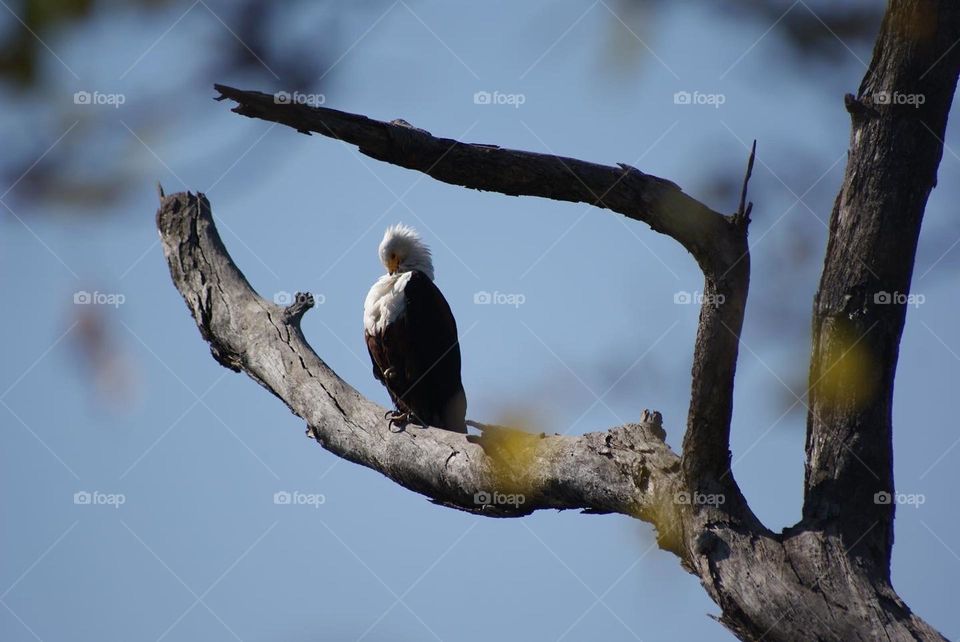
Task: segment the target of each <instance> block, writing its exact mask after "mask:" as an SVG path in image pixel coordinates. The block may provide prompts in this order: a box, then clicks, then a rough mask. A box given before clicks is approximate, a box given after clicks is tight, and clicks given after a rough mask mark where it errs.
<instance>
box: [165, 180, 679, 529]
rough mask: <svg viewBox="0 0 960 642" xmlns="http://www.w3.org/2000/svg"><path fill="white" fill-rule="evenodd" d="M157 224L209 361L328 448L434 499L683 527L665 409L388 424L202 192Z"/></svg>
mask: <svg viewBox="0 0 960 642" xmlns="http://www.w3.org/2000/svg"><path fill="white" fill-rule="evenodd" d="M157 225H158V227H159V229H160V236H161V240H162V243H163V249H164V254H165V255H166V257H167V262H168V264H169V266H170V273H171V276H172V277H173V281H174V284H175V285H176V286H177V289H178V290H180V293H181V294H182V295H183V297H184V300H185V301H186V302H187V306H188V307H189V308H190V311H191V313H192V314H193V317H194V319H195V320H196V322H197V326H198V327H199V329H200V332H201V334H202V335H203V337H204V338H205V339H206V340H207V341H208V342H209V343H210V349H211V352H212V353H213V356H214V358H215V359H216V360H217V361H218V362H220V363H221V364H222V365H224V366H226V367H228V368H230V369H232V370H235V371H242V372H245V373H246V374H248V375H249V376H250V377H251V378H253V379H254V380H255V381H257V382H258V383H260V384H261V385H262V386H263V387H265V388H266V389H267V390H269V391H270V392H272V393H273V394H274V395H276V396H277V397H278V398H280V399H281V400H282V401H283V402H284V403H286V404H287V406H289V407H290V409H291V410H292V411H293V412H294V414H296V415H298V416H299V417H302V418H303V419H304V420H305V421H306V422H307V425H308V427H309V430H308V433H309V434H310V435H311V436H312V437H313V438H315V439H316V440H317V441H318V442H319V443H320V444H321V445H322V446H323V447H324V448H326V449H327V450H329V451H331V452H333V453H334V454H337V455H339V456H341V457H344V458H346V459H349V460H350V461H353V462H356V463H358V464H361V465H363V466H367V467H368V468H372V469H374V470H377V471H379V472H381V473H383V474H384V475H386V476H387V477H389V478H390V479H392V480H393V481H395V482H397V483H398V484H401V485H402V486H404V487H406V488H409V489H411V490H414V491H416V492H418V493H421V494H423V495H426V496H427V497H429V498H430V499H431V500H433V501H435V502H438V503H441V504H445V505H449V506H452V507H456V508H460V509H463V510H467V511H471V512H475V513H480V514H483V515H490V516H496V517H514V516H520V515H526V514H529V513H531V512H533V511H535V510H539V509H544V508H555V509H571V508H575V509H584V510H587V511H590V512H597V513H610V512H614V513H622V514H625V515H631V516H634V517H643V518H645V519H647V520H648V521H651V522H654V523H655V524H656V525H657V526H658V528H660V529H661V537H664V536H665V535H666V534H667V533H670V532H673V531H676V530H677V525H676V524H674V523H673V522H674V521H675V520H676V519H677V516H675V515H672V514H671V512H670V511H673V510H675V507H676V506H677V505H676V504H675V503H674V501H673V499H674V497H675V495H676V493H677V492H678V491H679V489H680V486H679V484H680V479H679V478H680V475H679V459H678V458H677V456H676V455H674V454H673V453H672V452H671V451H670V449H669V447H668V446H667V445H666V444H665V443H664V441H663V437H664V433H663V431H662V428H661V427H660V417H659V414H658V413H653V414H650V413H644V417H643V418H642V420H641V422H640V423H637V424H630V425H627V426H622V427H620V428H615V429H613V430H610V431H608V432H606V433H591V434H587V435H583V436H580V437H567V436H531V435H526V434H525V433H524V434H520V433H517V434H514V433H513V431H504V430H503V429H501V430H491V431H490V434H486V433H485V434H484V436H483V438H482V439H480V443H471V442H470V441H468V440H467V438H466V437H465V436H463V435H459V434H456V433H452V432H448V431H445V430H440V429H436V428H428V429H420V428H412V427H411V428H408V429H407V430H405V431H403V432H399V433H395V432H391V430H390V428H389V426H388V423H387V421H386V420H384V419H383V414H384V409H383V408H381V407H380V406H378V405H377V404H375V403H373V402H371V401H369V400H367V399H365V398H363V397H362V396H361V395H360V394H359V393H358V392H357V391H356V390H354V389H353V388H352V387H350V385H349V384H347V383H346V382H344V381H343V380H342V379H340V378H339V377H338V376H337V375H336V373H334V372H333V371H332V370H331V369H330V368H329V367H328V366H327V365H326V364H325V363H324V362H323V360H321V359H320V357H318V356H317V355H316V353H315V352H314V351H313V349H312V348H310V346H309V345H308V344H307V342H306V340H305V339H304V337H303V334H302V333H301V331H300V319H301V317H302V316H303V314H304V312H306V310H307V309H308V308H309V307H310V305H312V302H311V300H310V298H308V296H306V295H298V296H297V300H296V301H295V302H294V304H293V305H291V306H289V307H287V308H282V307H280V306H277V305H275V304H274V303H272V302H270V301H267V300H265V299H263V298H261V297H260V296H259V295H257V293H256V292H254V291H253V289H252V288H251V287H250V284H249V283H248V282H247V280H246V279H245V278H244V276H243V274H241V273H240V271H239V270H238V269H237V267H236V265H235V264H234V263H233V261H232V259H231V258H230V256H229V255H228V254H227V251H226V249H225V248H224V246H223V243H222V242H221V240H220V237H219V235H218V234H217V231H216V227H215V226H214V223H213V219H212V216H211V212H210V204H209V202H208V201H207V199H206V197H204V196H203V195H194V194H188V193H178V194H173V195H171V196H163V197H161V206H160V210H159V211H158V213H157ZM494 493H503V494H504V495H506V494H513V495H516V494H522V495H523V501H522V503H517V502H514V503H512V504H511V503H497V504H489V503H484V502H483V501H479V502H478V496H479V495H482V494H487V495H489V496H493V494H494ZM480 499H481V500H482V499H483V498H482V497H481V498H480ZM676 538H677V537H676V535H675V534H674V535H673V541H675V540H676ZM664 545H665V546H673V545H672V544H670V542H668V541H664Z"/></svg>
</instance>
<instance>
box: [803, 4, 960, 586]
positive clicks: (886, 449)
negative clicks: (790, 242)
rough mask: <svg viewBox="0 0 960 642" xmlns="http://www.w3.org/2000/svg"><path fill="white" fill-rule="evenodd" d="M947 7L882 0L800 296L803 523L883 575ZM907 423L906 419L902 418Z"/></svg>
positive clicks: (938, 152)
mask: <svg viewBox="0 0 960 642" xmlns="http://www.w3.org/2000/svg"><path fill="white" fill-rule="evenodd" d="M958 39H960V5H958V4H957V3H955V2H934V1H931V0H925V1H905V0H904V1H895V2H891V3H890V7H889V10H888V11H887V13H886V15H885V17H884V19H883V24H882V26H881V29H880V35H879V37H878V39H877V43H876V47H875V49H874V52H873V59H872V60H871V63H870V68H869V69H868V71H867V73H866V75H865V76H864V78H863V82H862V84H861V85H860V89H859V93H858V96H857V97H853V96H847V97H846V98H845V104H846V106H847V110H848V111H849V112H850V113H851V118H852V121H853V122H852V127H851V134H850V153H849V161H848V163H847V168H846V173H845V176H844V181H843V186H842V188H841V191H840V194H839V195H838V197H837V200H836V203H835V205H834V208H833V213H832V215H831V217H830V239H829V243H828V246H827V253H826V259H825V262H824V267H823V274H822V276H821V280H820V288H819V291H818V292H817V296H816V300H815V304H814V318H813V351H812V353H811V361H810V402H811V403H810V405H809V412H808V417H807V443H806V451H807V462H806V475H805V477H806V479H805V500H804V510H803V516H804V523H805V524H806V525H807V526H808V527H810V528H817V529H822V528H829V529H831V530H832V529H837V530H839V532H840V534H841V537H842V538H843V540H844V541H845V542H847V544H848V545H853V544H854V543H856V547H855V550H853V551H852V554H853V555H856V556H857V557H864V558H869V559H871V560H872V561H873V562H874V563H875V564H876V568H877V569H883V572H884V573H886V576H885V577H887V578H889V568H890V552H891V548H892V545H893V518H894V510H895V506H894V502H883V501H876V500H875V497H876V496H877V494H878V493H891V494H895V491H894V484H893V437H892V434H893V426H892V421H891V412H892V406H893V382H894V375H895V373H896V369H897V357H898V354H899V346H900V337H901V334H902V332H903V324H904V319H905V316H906V308H907V305H906V295H907V294H908V293H909V291H910V280H911V276H912V273H913V265H914V259H915V254H916V249H917V239H918V236H919V233H920V225H921V223H922V221H923V213H924V210H925V208H926V204H927V197H928V195H929V194H930V190H931V189H933V187H934V185H935V184H936V180H937V168H938V166H939V164H940V159H941V156H942V155H943V143H942V141H943V136H944V132H945V130H946V124H947V114H948V113H949V111H950V105H951V104H952V101H953V95H954V91H955V90H956V84H957V75H958V71H960V46H958V45H957V42H958ZM907 428H908V429H909V430H913V429H914V428H915V427H913V426H908V427H907Z"/></svg>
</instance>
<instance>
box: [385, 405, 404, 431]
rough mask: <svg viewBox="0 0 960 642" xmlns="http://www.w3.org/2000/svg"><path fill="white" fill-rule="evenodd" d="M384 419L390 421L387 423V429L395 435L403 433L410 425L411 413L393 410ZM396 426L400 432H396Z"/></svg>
mask: <svg viewBox="0 0 960 642" xmlns="http://www.w3.org/2000/svg"><path fill="white" fill-rule="evenodd" d="M383 418H384V419H389V420H390V421H388V422H387V428H388V429H389V430H390V432H393V433H400V432H403V429H404V428H406V427H407V424H408V423H410V413H409V412H400V411H399V410H391V411H389V412H388V413H387V414H386V415H384V416H383ZM394 426H397V427H398V428H399V429H400V430H394V429H393V427H394Z"/></svg>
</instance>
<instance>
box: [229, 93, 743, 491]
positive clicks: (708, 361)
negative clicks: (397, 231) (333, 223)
mask: <svg viewBox="0 0 960 642" xmlns="http://www.w3.org/2000/svg"><path fill="white" fill-rule="evenodd" d="M215 88H216V89H217V91H219V92H220V94H221V96H220V100H222V99H224V98H229V99H230V100H233V101H235V102H236V103H237V106H236V107H234V108H233V111H234V112H236V113H238V114H241V115H244V116H249V117H251V118H261V119H264V120H269V121H272V122H277V123H281V124H284V125H287V126H289V127H293V128H294V129H296V130H297V131H300V132H303V133H307V134H309V133H310V132H315V133H318V134H322V135H324V136H328V137H331V138H335V139H338V140H342V141H345V142H347V143H351V144H354V145H357V146H358V147H359V150H360V152H361V153H363V154H366V155H367V156H370V157H372V158H376V159H378V160H382V161H385V162H388V163H392V164H394V165H399V166H401V167H407V168H410V169H415V170H418V171H421V172H424V173H425V174H427V175H428V176H431V177H433V178H435V179H437V180H440V181H444V182H446V183H452V184H454V185H462V186H464V187H470V188H474V189H480V190H487V191H494V192H500V193H502V194H508V195H511V196H518V195H528V196H540V197H544V198H551V199H555V200H561V201H575V202H584V203H590V204H593V205H596V206H597V207H601V208H607V209H611V210H613V211H615V212H619V213H621V214H623V215H625V216H628V217H630V218H632V219H635V220H638V221H643V222H645V223H647V224H648V225H650V227H651V228H652V229H653V230H655V231H657V232H661V233H663V234H666V235H667V236H670V237H672V238H673V239H675V240H676V241H677V242H679V243H680V244H681V245H682V246H683V247H685V248H686V249H687V250H688V251H689V252H690V253H691V254H693V256H694V258H695V259H696V260H697V263H698V264H699V265H700V267H701V269H702V270H703V272H704V275H705V279H706V280H705V284H704V301H705V305H703V306H702V308H701V316H700V327H699V330H698V333H697V341H696V347H695V357H694V371H693V390H692V394H691V401H690V412H689V416H688V419H687V433H686V438H685V440H684V470H685V472H686V473H687V474H688V476H689V477H690V478H691V479H693V478H698V479H700V478H702V479H703V480H704V484H703V490H704V491H705V492H721V491H722V492H725V493H728V494H729V495H730V496H731V497H738V496H739V494H740V493H739V490H737V489H736V485H735V483H734V482H733V479H732V476H731V475H729V469H730V455H729V442H730V417H731V414H732V408H733V378H734V373H735V371H736V360H737V351H738V347H739V337H740V329H741V328H742V326H743V313H744V307H745V305H746V297H747V285H748V282H749V272H750V260H749V248H748V246H747V225H748V222H749V213H748V212H746V211H740V212H739V213H738V214H739V215H738V214H734V215H731V216H725V215H723V214H719V213H718V212H715V211H714V210H712V209H711V208H709V207H708V206H706V205H704V204H703V203H700V202H699V201H697V200H695V199H693V198H691V197H690V196H688V195H686V194H685V193H684V192H683V191H682V190H681V189H680V188H679V187H678V186H677V185H676V184H675V183H673V182H671V181H668V180H665V179H662V178H658V177H656V176H652V175H650V174H645V173H643V172H641V171H640V170H638V169H636V168H633V167H630V166H628V165H624V164H620V165H619V167H612V166H607V165H598V164H595V163H589V162H586V161H582V160H578V159H575V158H566V157H561V156H552V155H548V154H537V153H534V152H526V151H519V150H513V149H503V148H501V147H497V146H496V145H480V144H471V143H462V142H458V141H455V140H451V139H449V138H438V137H435V136H433V135H431V134H430V133H429V132H426V131H424V130H422V129H417V128H415V127H413V126H411V125H410V124H409V123H407V122H406V121H403V120H394V121H392V122H389V123H387V122H383V121H378V120H373V119H370V118H367V117H366V116H361V115H358V114H350V113H346V112H342V111H337V110H335V109H329V108H325V107H311V106H308V105H303V104H295V103H291V102H289V101H278V100H276V99H275V97H274V95H270V94H264V93H261V92H257V91H244V90H240V89H234V88H233V87H227V86H225V85H215ZM752 158H753V157H752V155H751V166H752ZM745 189H746V184H744V190H745ZM744 197H745V192H744ZM725 473H726V474H725ZM706 480H712V481H711V483H709V484H708V483H707V481H706ZM743 507H744V506H741V508H743Z"/></svg>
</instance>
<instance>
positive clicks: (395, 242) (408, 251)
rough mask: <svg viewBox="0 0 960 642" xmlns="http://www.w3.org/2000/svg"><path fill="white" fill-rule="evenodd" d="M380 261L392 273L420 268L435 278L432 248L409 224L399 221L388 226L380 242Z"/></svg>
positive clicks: (430, 277)
mask: <svg viewBox="0 0 960 642" xmlns="http://www.w3.org/2000/svg"><path fill="white" fill-rule="evenodd" d="M380 262H381V263H383V265H384V267H385V268H387V272H389V273H390V274H398V273H401V272H410V271H411V270H419V271H420V272H423V273H424V274H426V275H427V277H428V278H429V279H430V280H431V281H432V280H433V259H431V258H430V248H428V247H427V244H426V243H424V242H423V239H421V238H420V235H419V234H417V231H416V230H415V229H413V228H412V227H410V226H409V225H404V224H403V223H398V224H396V225H393V226H391V227H388V228H387V231H386V232H385V233H384V235H383V240H382V241H381V242H380Z"/></svg>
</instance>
